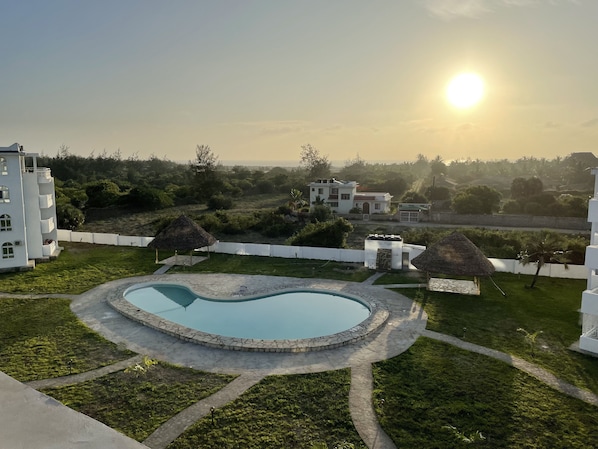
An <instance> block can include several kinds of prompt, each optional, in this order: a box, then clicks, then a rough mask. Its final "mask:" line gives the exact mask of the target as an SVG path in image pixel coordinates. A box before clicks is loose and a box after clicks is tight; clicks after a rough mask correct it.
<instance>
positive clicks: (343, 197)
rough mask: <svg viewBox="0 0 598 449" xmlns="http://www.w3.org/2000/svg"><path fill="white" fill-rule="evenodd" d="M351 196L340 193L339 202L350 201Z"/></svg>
mask: <svg viewBox="0 0 598 449" xmlns="http://www.w3.org/2000/svg"><path fill="white" fill-rule="evenodd" d="M350 199H351V194H350V193H341V200H350Z"/></svg>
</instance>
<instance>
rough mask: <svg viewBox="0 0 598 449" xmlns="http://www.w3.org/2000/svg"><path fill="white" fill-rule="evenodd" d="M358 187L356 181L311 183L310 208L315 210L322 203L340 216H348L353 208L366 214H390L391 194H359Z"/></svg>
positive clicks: (328, 180)
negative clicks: (315, 206)
mask: <svg viewBox="0 0 598 449" xmlns="http://www.w3.org/2000/svg"><path fill="white" fill-rule="evenodd" d="M358 185H359V184H357V182H356V181H339V180H337V179H334V178H331V179H318V180H317V181H314V182H310V183H309V204H310V207H312V208H313V207H314V205H316V204H317V203H318V201H320V202H322V203H323V204H326V205H327V206H329V207H330V209H332V211H334V212H337V213H339V214H348V213H349V211H350V210H351V209H353V208H359V209H360V210H361V211H362V213H364V214H385V213H389V212H390V200H391V199H392V195H391V194H390V193H388V192H357V186H358Z"/></svg>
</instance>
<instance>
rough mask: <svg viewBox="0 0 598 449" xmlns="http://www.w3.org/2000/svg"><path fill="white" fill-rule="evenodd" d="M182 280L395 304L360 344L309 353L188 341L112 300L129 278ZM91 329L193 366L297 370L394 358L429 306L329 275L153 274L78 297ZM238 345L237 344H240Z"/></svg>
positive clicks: (238, 291) (215, 293) (225, 291)
mask: <svg viewBox="0 0 598 449" xmlns="http://www.w3.org/2000/svg"><path fill="white" fill-rule="evenodd" d="M164 281H167V282H171V283H177V282H180V283H183V284H185V285H188V286H190V287H191V288H192V289H193V290H195V291H197V292H198V293H202V294H207V295H209V296H212V297H235V298H239V297H243V296H253V295H263V294H268V293H273V292H277V291H281V290H286V289H317V290H327V291H332V292H337V293H344V294H348V295H351V296H358V297H366V298H375V300H376V301H377V302H378V303H380V304H382V305H383V306H384V308H385V309H386V310H387V311H388V317H387V319H386V321H385V323H383V325H381V326H380V327H379V328H378V329H377V330H375V331H374V332H373V333H371V334H370V335H367V336H365V337H364V338H363V339H360V340H358V341H356V342H354V343H351V344H348V345H344V346H341V347H337V348H333V349H325V350H319V351H308V352H293V353H288V352H286V353H285V352H247V351H241V350H230V349H218V348H214V347H207V346H203V345H200V344H196V343H192V342H189V341H185V340H182V339H180V338H177V337H174V336H171V335H168V334H165V333H163V332H160V331H158V330H155V329H152V328H150V327H147V326H145V325H143V324H141V323H137V322H135V321H133V320H131V319H129V318H126V317H125V316H123V315H121V314H120V313H119V312H118V311H116V310H115V309H113V308H112V307H111V306H110V305H109V304H108V299H109V298H111V297H113V296H114V292H119V291H122V287H123V286H125V285H131V284H133V283H144V282H164ZM71 309H72V310H73V312H74V313H75V314H77V316H78V317H79V318H80V319H81V320H82V321H83V322H84V323H86V324H87V325H88V326H89V327H90V328H92V329H93V330H95V331H96V332H98V333H99V334H101V335H103V336H104V337H105V338H107V339H108V340H111V341H113V342H115V343H118V344H122V345H123V346H125V347H127V348H128V349H130V350H132V351H135V352H137V353H139V354H145V355H148V356H150V357H154V358H157V359H160V360H164V361H168V362H171V363H175V364H179V365H183V366H189V367H192V368H196V369H200V370H204V371H210V372H218V373H231V374H241V373H247V372H255V373H261V374H290V373H308V372H318V371H327V370H332V369H339V368H346V367H350V366H353V365H361V364H363V363H373V362H376V361H380V360H385V359H388V358H391V357H394V356H396V355H398V354H400V353H402V352H403V351H405V350H406V349H408V348H409V347H410V346H411V345H412V344H413V343H414V342H415V340H416V339H417V338H418V337H419V335H421V333H422V332H423V331H424V329H425V327H426V322H427V316H426V314H425V312H424V311H423V310H422V309H421V308H420V307H419V306H418V305H417V304H415V303H414V302H413V301H411V300H410V299H408V298H406V297H404V296H402V295H399V294H397V293H395V292H393V291H390V290H387V289H385V288H384V287H383V286H373V285H368V284H365V283H355V282H342V281H333V280H324V279H299V278H289V277H276V276H255V275H233V274H188V275H185V274H173V275H150V276H142V277H137V278H127V279H120V280H117V281H113V282H108V283H106V284H103V285H101V286H99V287H96V288H94V289H92V290H90V291H88V292H86V293H84V294H82V295H80V296H79V297H77V298H75V299H74V300H73V301H72V303H71ZM237 349H238V348H237Z"/></svg>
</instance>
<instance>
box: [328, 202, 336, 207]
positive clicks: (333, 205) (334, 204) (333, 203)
mask: <svg viewBox="0 0 598 449" xmlns="http://www.w3.org/2000/svg"><path fill="white" fill-rule="evenodd" d="M328 205H329V206H330V207H338V201H333V202H331V203H328Z"/></svg>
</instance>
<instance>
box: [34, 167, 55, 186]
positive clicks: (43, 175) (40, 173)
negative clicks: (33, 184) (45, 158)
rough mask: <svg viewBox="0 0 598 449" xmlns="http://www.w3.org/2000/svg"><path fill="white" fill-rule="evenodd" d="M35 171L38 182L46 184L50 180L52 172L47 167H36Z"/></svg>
mask: <svg viewBox="0 0 598 449" xmlns="http://www.w3.org/2000/svg"><path fill="white" fill-rule="evenodd" d="M36 173H37V183H38V184H46V183H48V182H52V173H51V170H50V169H49V168H38V169H37V170H36Z"/></svg>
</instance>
